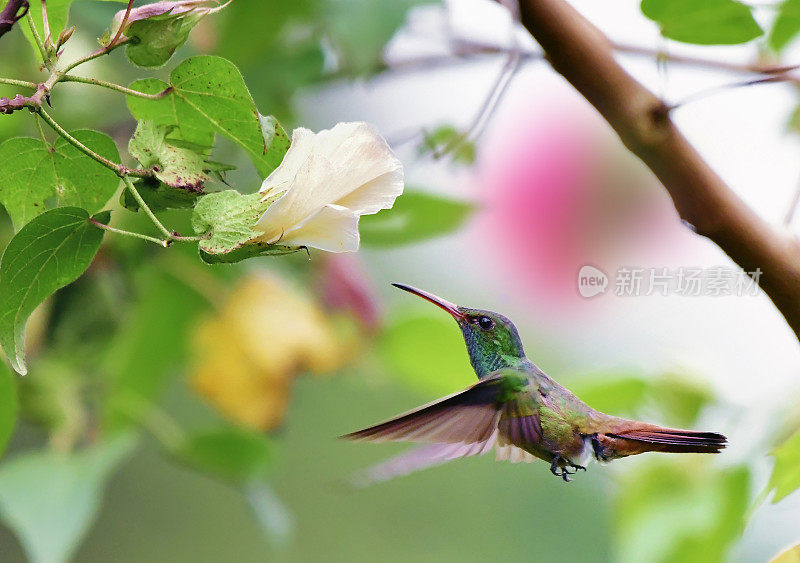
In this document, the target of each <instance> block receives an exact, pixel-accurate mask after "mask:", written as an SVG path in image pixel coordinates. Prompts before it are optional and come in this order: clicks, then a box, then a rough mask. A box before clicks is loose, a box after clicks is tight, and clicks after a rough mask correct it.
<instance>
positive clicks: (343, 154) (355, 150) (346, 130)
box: [316, 122, 403, 190]
mask: <svg viewBox="0 0 800 563" xmlns="http://www.w3.org/2000/svg"><path fill="white" fill-rule="evenodd" d="M318 137H319V139H318V141H317V151H316V153H317V154H321V155H324V156H325V157H326V158H328V159H329V160H330V161H331V162H332V163H333V165H334V166H336V167H337V168H340V169H344V170H346V171H347V177H348V184H349V186H350V188H351V190H355V189H356V188H358V187H359V186H362V185H363V184H366V183H367V182H369V181H371V180H374V179H375V178H377V177H378V176H381V175H383V174H386V173H387V172H391V171H393V170H396V169H398V168H399V169H402V166H403V165H402V163H401V162H400V161H399V160H398V158H397V157H396V156H395V155H394V153H393V152H392V149H391V148H389V145H388V144H387V143H386V141H385V140H384V139H383V137H381V135H380V133H379V132H378V130H377V129H375V127H373V126H372V125H370V124H368V123H363V122H357V123H339V124H338V125H336V127H334V128H333V129H331V130H329V131H320V133H319V135H318Z"/></svg>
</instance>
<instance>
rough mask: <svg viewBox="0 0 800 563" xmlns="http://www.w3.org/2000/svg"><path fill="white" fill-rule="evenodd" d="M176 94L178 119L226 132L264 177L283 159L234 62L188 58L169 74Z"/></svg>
mask: <svg viewBox="0 0 800 563" xmlns="http://www.w3.org/2000/svg"><path fill="white" fill-rule="evenodd" d="M170 83H171V85H172V87H173V91H172V94H170V96H167V97H172V96H174V97H176V98H177V99H178V100H180V102H178V101H177V100H176V101H175V111H176V115H177V118H178V123H180V124H183V123H184V122H193V123H196V122H201V123H203V122H205V123H209V124H211V126H212V129H213V130H214V131H216V132H217V133H221V134H222V135H225V136H226V137H228V138H229V139H230V140H232V141H233V142H235V143H237V144H238V145H239V146H240V147H242V148H243V149H244V150H245V151H246V152H247V154H248V156H250V160H252V161H253V164H254V165H255V167H256V170H257V171H258V173H259V174H260V175H261V177H262V178H265V177H267V176H268V175H269V173H270V172H272V171H273V170H274V169H275V168H277V167H278V165H279V164H280V163H281V161H282V160H283V155H284V154H285V151H280V150H277V151H273V150H271V148H272V147H271V146H267V144H266V141H265V139H264V135H263V134H262V130H261V120H260V119H259V113H258V110H257V109H256V106H255V103H254V102H253V98H252V97H251V96H250V92H249V91H248V89H247V86H246V85H245V83H244V79H243V78H242V75H241V74H240V73H239V70H238V69H237V68H236V66H234V64H233V63H231V62H230V61H227V60H225V59H223V58H220V57H212V56H209V55H202V56H198V57H192V58H190V59H187V60H186V61H184V62H183V63H181V64H180V65H178V66H177V67H176V68H175V70H173V71H172V74H171V75H170Z"/></svg>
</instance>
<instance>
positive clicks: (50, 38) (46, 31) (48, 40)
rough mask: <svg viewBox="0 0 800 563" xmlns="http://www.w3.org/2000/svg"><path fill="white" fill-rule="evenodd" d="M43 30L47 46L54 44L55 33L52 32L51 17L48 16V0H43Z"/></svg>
mask: <svg viewBox="0 0 800 563" xmlns="http://www.w3.org/2000/svg"><path fill="white" fill-rule="evenodd" d="M42 30H43V31H44V45H45V47H47V46H49V45H52V44H53V35H52V34H51V33H50V18H49V17H48V16H47V0H42Z"/></svg>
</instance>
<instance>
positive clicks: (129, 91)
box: [0, 74, 172, 100]
mask: <svg viewBox="0 0 800 563" xmlns="http://www.w3.org/2000/svg"><path fill="white" fill-rule="evenodd" d="M0 80H2V79H0ZM61 82H80V83H81V84H92V85H94V86H100V87H102V88H108V89H109V90H116V91H117V92H122V93H123V94H127V95H129V96H136V97H138V98H144V99H146V100H160V99H161V98H163V97H165V96H167V95H168V94H169V93H170V92H172V87H171V86H170V87H169V88H167V89H166V90H164V91H163V92H159V93H158V94H145V93H144V92H139V91H137V90H132V89H130V88H126V87H125V86H120V85H119V84H114V83H113V82H106V81H105V80H100V79H99V78H85V77H83V76H75V75H72V74H65V75H64V76H63V77H62V78H61ZM34 87H35V85H34Z"/></svg>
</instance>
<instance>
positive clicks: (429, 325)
mask: <svg viewBox="0 0 800 563" xmlns="http://www.w3.org/2000/svg"><path fill="white" fill-rule="evenodd" d="M378 346H379V348H378V350H379V355H380V357H381V358H383V361H384V362H386V368H387V371H389V372H390V373H392V374H393V375H395V376H396V377H398V378H400V379H401V380H402V381H403V382H405V383H406V384H407V385H408V386H409V387H412V388H414V389H417V390H419V391H422V392H425V393H432V394H433V393H452V392H453V390H454V389H460V388H462V387H466V386H467V385H468V384H470V383H472V382H473V380H474V379H475V375H474V372H473V371H472V367H471V366H470V365H469V360H468V356H467V354H466V353H465V352H466V351H465V349H464V340H463V339H462V338H461V333H460V332H459V331H458V327H457V326H456V325H455V323H453V321H452V320H451V319H447V318H446V316H445V317H442V316H436V317H429V316H418V315H412V316H409V315H405V316H402V317H400V318H396V319H395V320H394V322H393V323H392V324H391V325H390V326H388V327H387V328H386V330H385V331H384V333H383V335H382V337H381V339H380V342H379V344H378ZM409 350H413V353H409Z"/></svg>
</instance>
